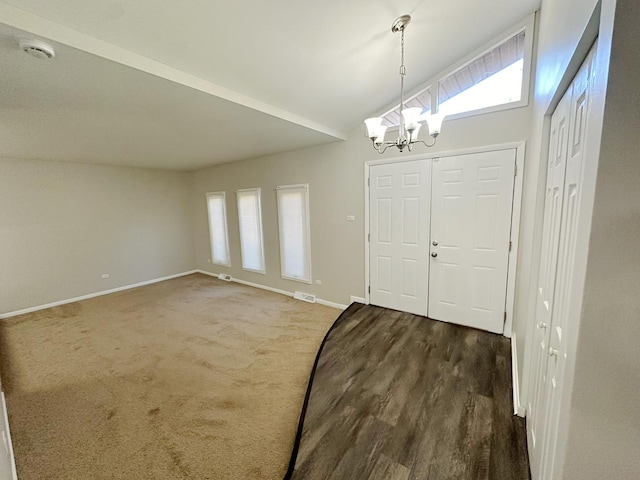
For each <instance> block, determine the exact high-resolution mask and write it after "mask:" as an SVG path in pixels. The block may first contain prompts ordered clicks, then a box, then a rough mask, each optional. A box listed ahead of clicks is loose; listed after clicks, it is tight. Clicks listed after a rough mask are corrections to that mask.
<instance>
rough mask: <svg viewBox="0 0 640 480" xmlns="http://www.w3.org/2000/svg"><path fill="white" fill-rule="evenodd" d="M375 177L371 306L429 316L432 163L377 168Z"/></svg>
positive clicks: (371, 191)
mask: <svg viewBox="0 0 640 480" xmlns="http://www.w3.org/2000/svg"><path fill="white" fill-rule="evenodd" d="M369 174H370V175H369V179H370V180H369V181H370V189H369V194H370V198H369V205H370V210H371V211H370V235H371V237H370V252H369V257H370V286H371V293H370V297H369V300H370V303H372V304H373V305H380V306H383V307H387V308H393V309H396V310H403V311H405V312H410V313H415V314H417V315H426V314H427V293H428V292H427V282H428V268H429V243H428V242H429V194H430V188H429V184H430V171H429V161H428V160H414V161H409V162H400V163H391V164H386V165H375V166H372V167H371V169H370V171H369Z"/></svg>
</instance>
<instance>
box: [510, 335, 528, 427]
mask: <svg viewBox="0 0 640 480" xmlns="http://www.w3.org/2000/svg"><path fill="white" fill-rule="evenodd" d="M516 340H517V337H516V336H515V335H513V336H512V337H511V376H512V381H513V414H514V415H517V416H519V417H523V418H524V417H525V414H526V409H525V408H524V407H523V406H522V405H521V404H520V380H519V378H518V344H517V341H516Z"/></svg>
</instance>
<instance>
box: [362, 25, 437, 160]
mask: <svg viewBox="0 0 640 480" xmlns="http://www.w3.org/2000/svg"><path fill="white" fill-rule="evenodd" d="M410 21H411V17H410V16H409V15H402V16H401V17H398V18H396V19H395V20H394V21H393V23H392V24H391V31H392V32H393V33H398V32H400V52H401V53H400V125H398V138H396V139H395V140H393V141H385V139H384V135H385V133H386V131H387V127H386V126H384V125H382V121H383V120H384V119H383V118H382V117H374V118H367V119H366V120H365V121H364V123H365V125H366V127H367V136H368V137H369V138H370V139H371V141H372V142H373V148H375V149H376V150H377V151H378V153H384V151H385V150H386V149H387V148H389V147H391V146H396V147H397V148H398V150H400V151H401V152H402V151H403V150H404V149H405V148H406V149H407V150H409V151H411V146H412V145H413V144H415V143H422V144H423V145H426V146H427V147H433V146H434V145H435V143H436V137H437V136H438V135H439V134H440V129H441V127H442V121H443V120H444V115H440V114H438V113H435V114H431V115H429V116H428V118H426V122H427V126H428V128H429V135H431V137H432V138H433V142H432V143H426V142H425V141H423V140H420V139H419V138H418V132H419V131H420V127H421V126H422V125H421V124H420V122H421V121H422V120H423V118H422V109H421V108H419V107H415V108H404V77H405V75H406V69H405V66H404V30H405V28H407V25H409V22H410Z"/></svg>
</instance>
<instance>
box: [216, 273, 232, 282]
mask: <svg viewBox="0 0 640 480" xmlns="http://www.w3.org/2000/svg"><path fill="white" fill-rule="evenodd" d="M218 278H219V279H220V280H225V281H227V282H230V281H231V275H228V274H226V273H221V274H220V275H218Z"/></svg>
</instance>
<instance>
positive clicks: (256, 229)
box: [236, 188, 265, 273]
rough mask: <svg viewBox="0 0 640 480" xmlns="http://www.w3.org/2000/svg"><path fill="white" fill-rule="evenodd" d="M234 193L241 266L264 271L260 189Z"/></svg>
mask: <svg viewBox="0 0 640 480" xmlns="http://www.w3.org/2000/svg"><path fill="white" fill-rule="evenodd" d="M236 194H237V195H238V222H239V225H240V250H241V252H242V268H243V269H244V270H250V271H252V272H258V273H265V268H264V247H263V242H262V209H261V207H260V189H259V188H249V189H246V190H238V191H237V192H236Z"/></svg>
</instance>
